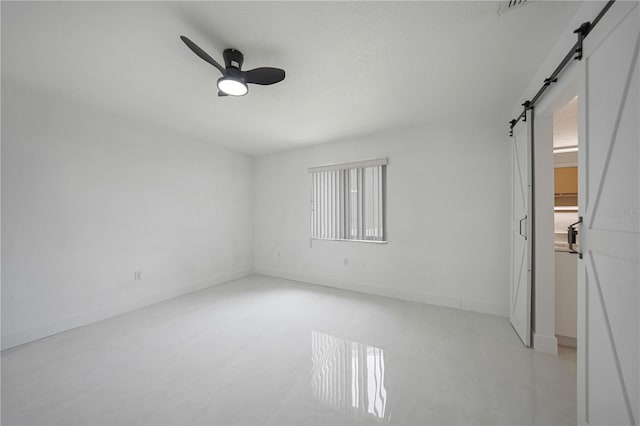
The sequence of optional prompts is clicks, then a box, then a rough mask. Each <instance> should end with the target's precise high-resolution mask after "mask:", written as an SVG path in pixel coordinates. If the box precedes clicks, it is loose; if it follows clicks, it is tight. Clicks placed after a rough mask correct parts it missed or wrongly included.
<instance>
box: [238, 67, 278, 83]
mask: <svg viewBox="0 0 640 426" xmlns="http://www.w3.org/2000/svg"><path fill="white" fill-rule="evenodd" d="M243 77H244V81H246V82H247V83H253V84H262V85H264V86H266V85H269V84H274V83H278V82H279V81H282V80H284V70H281V69H280V68H270V67H263V68H255V69H252V70H249V71H244V72H243Z"/></svg>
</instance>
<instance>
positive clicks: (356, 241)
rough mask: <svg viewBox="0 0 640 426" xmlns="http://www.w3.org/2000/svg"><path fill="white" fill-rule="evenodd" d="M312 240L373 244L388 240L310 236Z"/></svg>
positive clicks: (383, 242)
mask: <svg viewBox="0 0 640 426" xmlns="http://www.w3.org/2000/svg"><path fill="white" fill-rule="evenodd" d="M311 240H312V241H342V242H346V243H373V244H387V242H388V241H378V240H345V239H337V238H313V237H312V238H311Z"/></svg>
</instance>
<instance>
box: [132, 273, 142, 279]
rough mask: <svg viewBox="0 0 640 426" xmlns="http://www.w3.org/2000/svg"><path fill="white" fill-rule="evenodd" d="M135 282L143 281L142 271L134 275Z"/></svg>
mask: <svg viewBox="0 0 640 426" xmlns="http://www.w3.org/2000/svg"><path fill="white" fill-rule="evenodd" d="M133 279H134V281H140V280H141V279H142V271H135V272H134V273H133Z"/></svg>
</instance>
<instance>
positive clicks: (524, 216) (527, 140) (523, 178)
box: [509, 111, 533, 346]
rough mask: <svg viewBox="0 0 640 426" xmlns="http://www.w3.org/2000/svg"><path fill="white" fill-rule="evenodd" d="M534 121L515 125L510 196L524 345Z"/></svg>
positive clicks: (514, 294) (515, 290)
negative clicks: (532, 130)
mask: <svg viewBox="0 0 640 426" xmlns="http://www.w3.org/2000/svg"><path fill="white" fill-rule="evenodd" d="M531 128H532V121H531V114H530V111H527V120H526V121H523V120H520V121H519V122H518V123H517V124H516V126H515V127H514V128H513V148H512V153H513V154H512V160H511V165H512V177H513V178H512V197H511V203H512V205H511V306H510V310H509V319H510V320H511V325H513V328H514V329H515V330H516V332H517V333H518V336H520V339H522V342H523V343H524V344H525V346H530V345H531V253H532V247H531V241H532V240H531V238H530V236H531V235H533V234H532V232H531V224H532V217H531V211H532V210H531V181H532V180H531V143H532V138H531V137H532V132H531Z"/></svg>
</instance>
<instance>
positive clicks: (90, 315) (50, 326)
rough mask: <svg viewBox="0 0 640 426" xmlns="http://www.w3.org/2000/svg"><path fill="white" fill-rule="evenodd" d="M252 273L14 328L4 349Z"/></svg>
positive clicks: (6, 336) (243, 272)
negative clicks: (19, 328)
mask: <svg viewBox="0 0 640 426" xmlns="http://www.w3.org/2000/svg"><path fill="white" fill-rule="evenodd" d="M251 274H253V269H244V270H241V271H237V272H233V273H230V274H225V275H221V276H218V277H215V278H211V279H209V280H205V281H200V282H196V283H190V284H187V285H182V286H179V287H176V288H172V289H170V290H166V291H162V292H159V293H155V294H150V295H145V296H144V297H139V298H137V299H134V300H127V301H122V302H120V303H115V304H112V305H108V306H103V307H100V308H97V309H93V310H91V311H87V312H83V313H80V314H76V315H73V316H70V317H67V318H62V319H59V320H56V321H52V322H48V323H43V324H39V325H36V326H33V327H29V328H25V329H22V330H16V331H10V332H8V333H5V334H3V335H2V350H5V349H9V348H12V347H14V346H18V345H22V344H25V343H29V342H32V341H34V340H38V339H42V338H43V337H47V336H51V335H53V334H57V333H61V332H63V331H67V330H71V329H73V328H76V327H80V326H83V325H87V324H91V323H94V322H96V321H100V320H103V319H106V318H110V317H113V316H116V315H121V314H124V313H126V312H131V311H133V310H136V309H140V308H143V307H145V306H149V305H153V304H155V303H159V302H162V301H164V300H168V299H173V298H174V297H178V296H182V295H185V294H187V293H192V292H194V291H198V290H203V289H205V288H208V287H213V286H216V285H219V284H222V283H225V282H227V281H232V280H236V279H239V278H242V277H246V276H248V275H251Z"/></svg>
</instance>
